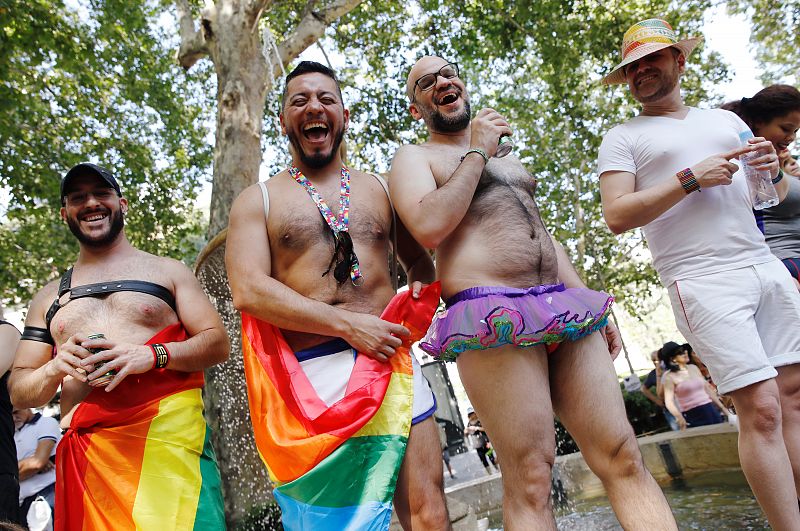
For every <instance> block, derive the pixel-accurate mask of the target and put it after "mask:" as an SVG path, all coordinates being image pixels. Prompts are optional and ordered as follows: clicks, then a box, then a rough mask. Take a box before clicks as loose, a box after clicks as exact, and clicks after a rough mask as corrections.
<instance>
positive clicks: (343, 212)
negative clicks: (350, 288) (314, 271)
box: [289, 164, 364, 286]
mask: <svg viewBox="0 0 800 531" xmlns="http://www.w3.org/2000/svg"><path fill="white" fill-rule="evenodd" d="M289 174H290V175H291V176H292V178H293V179H294V180H295V181H297V184H299V185H300V186H302V187H303V188H305V190H306V192H308V195H309V196H310V197H311V199H312V200H313V201H314V203H315V204H316V205H317V209H318V210H319V213H320V214H321V215H322V217H323V219H325V222H326V223H327V224H328V227H330V229H331V232H332V234H333V239H334V243H335V245H334V249H333V257H332V258H331V261H330V264H328V269H327V270H325V272H324V273H323V274H322V276H323V277H324V276H325V275H327V274H328V273H330V272H331V269H333V278H335V279H336V282H338V283H339V284H342V283H343V282H344V281H346V280H347V279H348V278H350V281H351V282H352V283H353V285H354V286H360V285H361V284H363V283H364V277H363V276H362V275H361V268H360V267H359V264H358V257H357V256H356V253H355V250H354V249H353V238H352V237H351V236H350V232H349V231H348V230H347V229H348V226H349V224H350V171H349V170H348V169H347V168H346V167H345V166H342V173H341V181H340V183H341V184H340V189H339V216H338V217H337V216H335V215H334V214H333V212H332V211H331V209H330V207H329V206H328V204H327V203H326V202H325V200H324V199H323V198H322V196H321V195H320V194H319V192H318V191H317V189H316V188H314V185H313V184H311V182H310V181H309V180H308V178H307V177H306V176H305V175H303V172H301V171H300V170H299V169H297V167H296V166H295V165H294V164H293V165H291V166H289Z"/></svg>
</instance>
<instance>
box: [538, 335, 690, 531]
mask: <svg viewBox="0 0 800 531" xmlns="http://www.w3.org/2000/svg"><path fill="white" fill-rule="evenodd" d="M550 387H551V391H550V392H551V395H552V397H553V408H554V409H555V411H556V414H557V415H558V417H559V419H560V420H561V422H563V423H564V426H565V427H566V428H567V430H569V432H570V434H571V435H572V437H573V438H574V439H575V442H576V443H578V446H579V447H580V449H581V453H582V454H583V458H584V459H585V460H586V464H588V465H589V468H591V469H592V471H593V472H594V473H595V474H597V476H598V477H599V478H600V480H601V481H602V482H603V486H604V487H605V489H606V493H607V494H608V499H609V501H610V502H611V506H612V507H613V508H614V512H615V513H616V515H617V518H618V519H619V522H620V524H622V527H623V528H625V529H664V530H666V529H677V526H676V524H675V518H674V517H673V516H672V512H671V511H670V508H669V505H668V504H667V500H666V498H664V494H663V493H662V492H661V489H660V488H659V486H658V484H657V483H656V481H655V479H653V476H651V475H650V472H648V470H647V469H646V468H645V467H644V463H643V462H642V455H641V452H640V451H639V445H638V444H637V442H636V437H635V436H634V433H633V429H632V428H631V425H630V423H628V418H627V416H626V415H625V404H624V402H623V400H622V393H621V392H620V389H619V382H618V381H617V375H616V374H615V373H614V367H613V365H612V362H611V357H610V356H609V353H608V346H607V345H606V343H605V341H604V340H603V339H602V336H601V335H600V333H595V334H592V335H591V336H589V337H586V338H584V339H582V340H580V341H576V342H569V343H563V344H562V345H561V346H560V347H559V348H558V350H556V351H555V352H554V353H552V354H551V355H550Z"/></svg>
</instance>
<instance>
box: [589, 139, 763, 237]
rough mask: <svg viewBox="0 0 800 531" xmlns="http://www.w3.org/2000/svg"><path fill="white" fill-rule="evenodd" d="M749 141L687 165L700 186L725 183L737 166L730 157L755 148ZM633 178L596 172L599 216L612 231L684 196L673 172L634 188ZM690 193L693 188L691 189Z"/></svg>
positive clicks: (648, 217) (634, 223)
mask: <svg viewBox="0 0 800 531" xmlns="http://www.w3.org/2000/svg"><path fill="white" fill-rule="evenodd" d="M757 146H760V144H751V145H748V146H743V147H739V148H736V149H734V150H731V151H728V152H726V153H721V154H719V155H714V156H711V157H709V158H707V159H705V160H703V161H701V162H699V163H697V164H695V165H694V166H692V167H691V170H692V173H693V174H694V176H695V179H696V180H697V184H698V185H699V186H700V188H701V189H704V188H711V187H714V186H725V185H729V184H731V182H733V181H732V180H731V176H732V175H733V174H734V173H735V172H736V171H737V170H738V169H739V166H737V165H736V164H734V163H733V162H731V159H733V158H736V157H738V156H739V155H741V154H742V153H746V152H748V151H752V150H753V149H756V148H757ZM635 182H636V178H635V176H634V174H633V173H631V172H628V171H606V172H603V173H602V174H601V175H600V197H601V199H602V202H603V216H604V217H605V220H606V223H607V224H608V228H609V229H611V232H613V233H614V234H621V233H623V232H625V231H626V230H630V229H634V228H636V227H642V226H644V225H647V224H648V223H650V222H651V221H653V220H654V219H656V218H657V217H659V216H660V215H661V214H663V213H664V212H666V211H667V210H669V209H670V208H672V207H673V206H675V205H676V204H678V203H679V202H680V201H681V200H682V199H683V198H684V197H686V190H684V188H683V186H682V185H681V182H680V180H679V179H678V176H677V174H676V175H672V176H670V178H668V179H664V180H663V181H662V182H661V183H659V184H658V185H656V186H652V187H650V188H646V189H644V190H639V191H635V187H634V186H635ZM693 193H694V192H693Z"/></svg>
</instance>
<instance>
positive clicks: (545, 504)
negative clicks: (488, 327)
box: [457, 346, 556, 531]
mask: <svg viewBox="0 0 800 531" xmlns="http://www.w3.org/2000/svg"><path fill="white" fill-rule="evenodd" d="M457 363H458V373H459V375H460V376H461V381H462V382H463V383H464V388H465V389H466V391H467V395H469V399H470V401H471V402H472V405H473V406H474V407H475V410H476V412H477V413H478V417H479V418H480V420H481V424H483V427H484V428H485V429H486V432H487V433H488V434H489V438H490V439H491V440H492V446H494V447H495V448H496V449H497V452H498V453H499V454H500V455H501V456H503V492H504V495H503V522H504V529H505V530H506V531H515V530H518V529H519V530H525V531H533V530H540V529H541V530H544V529H547V530H554V529H555V528H556V525H555V520H554V519H553V510H552V506H551V505H550V478H551V475H552V467H553V461H554V459H555V437H554V428H553V412H552V408H551V407H550V389H549V383H548V377H547V355H546V354H545V352H544V348H542V347H535V348H528V349H520V348H517V347H513V346H504V347H499V348H493V349H491V350H487V351H471V352H465V353H463V354H461V355H460V356H459V358H458V362H457Z"/></svg>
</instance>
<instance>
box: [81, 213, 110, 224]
mask: <svg viewBox="0 0 800 531" xmlns="http://www.w3.org/2000/svg"><path fill="white" fill-rule="evenodd" d="M107 217H108V213H107V212H93V213H91V214H86V215H84V216H81V221H83V222H85V223H95V222H98V221H102V220H104V219H106V218H107Z"/></svg>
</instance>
